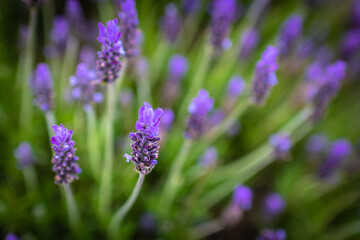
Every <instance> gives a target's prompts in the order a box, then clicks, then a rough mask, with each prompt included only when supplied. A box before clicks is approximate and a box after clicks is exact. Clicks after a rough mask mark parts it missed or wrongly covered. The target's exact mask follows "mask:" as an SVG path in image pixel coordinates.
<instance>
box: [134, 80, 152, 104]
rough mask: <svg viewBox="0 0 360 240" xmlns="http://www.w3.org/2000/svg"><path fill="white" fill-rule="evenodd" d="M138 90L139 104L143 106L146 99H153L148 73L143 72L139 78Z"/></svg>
mask: <svg viewBox="0 0 360 240" xmlns="http://www.w3.org/2000/svg"><path fill="white" fill-rule="evenodd" d="M136 83H137V91H138V94H137V95H138V105H139V106H141V105H142V104H143V102H144V101H147V102H152V101H151V91H150V82H149V78H148V75H147V74H142V77H141V78H139V79H137V81H136Z"/></svg>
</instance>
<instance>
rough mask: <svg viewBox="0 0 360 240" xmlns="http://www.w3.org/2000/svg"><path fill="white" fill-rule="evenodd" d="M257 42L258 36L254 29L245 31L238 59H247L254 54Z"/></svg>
mask: <svg viewBox="0 0 360 240" xmlns="http://www.w3.org/2000/svg"><path fill="white" fill-rule="evenodd" d="M258 42H259V34H258V32H257V30H256V29H246V30H245V31H244V33H243V35H242V41H241V44H242V46H241V51H240V57H241V58H243V59H247V58H248V57H249V56H251V54H252V53H253V52H254V50H255V48H256V46H257V45H258Z"/></svg>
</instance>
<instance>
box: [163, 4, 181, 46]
mask: <svg viewBox="0 0 360 240" xmlns="http://www.w3.org/2000/svg"><path fill="white" fill-rule="evenodd" d="M160 26H161V29H162V30H163V33H164V36H165V38H166V40H167V41H168V42H170V43H172V44H173V43H175V41H176V39H177V37H178V35H179V32H180V29H181V19H180V16H179V14H178V9H177V7H176V5H175V4H173V3H170V4H168V5H166V7H165V15H164V16H163V17H162V18H161V19H160Z"/></svg>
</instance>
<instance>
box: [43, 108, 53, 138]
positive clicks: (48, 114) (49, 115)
mask: <svg viewBox="0 0 360 240" xmlns="http://www.w3.org/2000/svg"><path fill="white" fill-rule="evenodd" d="M45 119H46V126H47V132H48V135H49V138H51V136H52V134H53V130H52V126H53V125H55V124H56V120H55V116H54V112H53V111H51V110H50V111H46V112H45Z"/></svg>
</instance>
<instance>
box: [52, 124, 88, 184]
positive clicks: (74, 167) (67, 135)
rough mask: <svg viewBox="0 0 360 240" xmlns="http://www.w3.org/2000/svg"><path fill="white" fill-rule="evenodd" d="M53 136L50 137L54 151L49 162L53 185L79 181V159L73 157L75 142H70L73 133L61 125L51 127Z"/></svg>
mask: <svg viewBox="0 0 360 240" xmlns="http://www.w3.org/2000/svg"><path fill="white" fill-rule="evenodd" d="M52 129H53V130H54V132H55V136H53V137H51V140H50V142H51V144H53V146H52V149H53V150H54V151H55V153H54V155H53V158H52V160H51V162H52V164H53V167H52V170H53V172H54V173H55V174H56V175H55V184H67V183H71V182H73V181H74V180H77V179H79V177H78V174H79V173H81V168H80V167H79V165H78V163H77V162H78V160H79V158H78V157H77V156H75V150H76V148H75V147H74V145H75V142H74V141H73V140H71V136H72V133H73V131H72V130H67V129H66V128H65V127H64V126H63V125H62V124H60V125H59V126H56V125H53V126H52Z"/></svg>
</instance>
